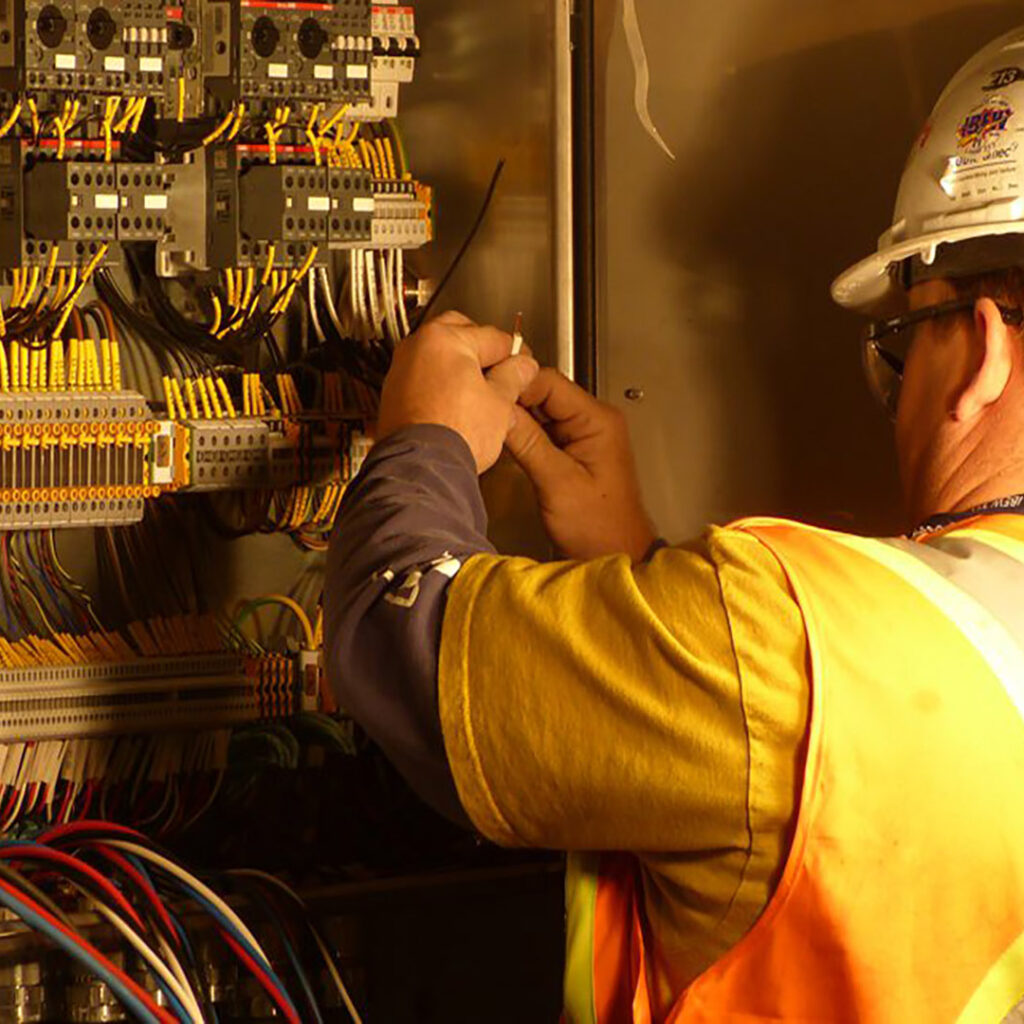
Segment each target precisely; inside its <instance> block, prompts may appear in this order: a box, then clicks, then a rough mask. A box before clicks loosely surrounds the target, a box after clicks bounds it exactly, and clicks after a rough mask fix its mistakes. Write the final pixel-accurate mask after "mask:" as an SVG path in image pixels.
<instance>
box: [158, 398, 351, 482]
mask: <svg viewBox="0 0 1024 1024" xmlns="http://www.w3.org/2000/svg"><path fill="white" fill-rule="evenodd" d="M364 441H365V439H364V438H363V435H362V434H361V433H360V432H359V431H358V430H356V429H355V424H352V423H348V422H344V421H341V420H339V419H337V418H327V417H324V416H317V415H315V414H311V415H309V416H306V417H303V418H301V419H293V420H280V419H275V420H262V419H235V420H188V421H185V422H184V423H179V424H177V430H176V432H175V440H174V444H175V456H174V464H175V472H174V486H175V487H176V488H178V489H182V490H189V491H200V492H208V491H228V490H248V489H267V488H269V489H274V490H277V489H284V488H287V487H296V486H302V487H322V486H325V485H328V484H336V483H344V482H345V481H347V480H349V479H350V477H351V475H352V468H351V467H352V463H353V460H354V457H355V453H356V452H358V457H359V458H360V459H361V458H363V457H364V454H363V447H364ZM360 464H361V463H360Z"/></svg>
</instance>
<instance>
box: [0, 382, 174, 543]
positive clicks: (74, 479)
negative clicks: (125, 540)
mask: <svg viewBox="0 0 1024 1024" xmlns="http://www.w3.org/2000/svg"><path fill="white" fill-rule="evenodd" d="M156 430H157V424H156V421H155V420H153V419H151V418H150V416H149V412H148V409H147V406H146V403H145V400H144V399H143V397H142V396H141V395H138V394H135V393H134V392H130V391H119V392H96V391H90V392H81V393H79V392H53V393H50V392H42V393H40V392H25V393H21V394H5V395H0V481H2V483H3V486H2V487H0V529H5V530H10V529H38V528H41V527H50V526H101V525H123V524H126V523H133V522H138V521H139V520H141V519H142V515H143V506H144V502H145V499H146V498H149V497H153V496H155V495H156V494H157V493H158V489H157V488H156V487H155V486H154V485H153V484H152V483H151V479H150V463H151V459H150V452H151V448H152V438H153V435H154V434H155V432H156Z"/></svg>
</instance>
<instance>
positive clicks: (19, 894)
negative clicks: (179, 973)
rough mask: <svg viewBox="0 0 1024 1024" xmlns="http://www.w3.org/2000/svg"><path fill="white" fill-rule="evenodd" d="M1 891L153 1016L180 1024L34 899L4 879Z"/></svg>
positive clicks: (0, 880)
mask: <svg viewBox="0 0 1024 1024" xmlns="http://www.w3.org/2000/svg"><path fill="white" fill-rule="evenodd" d="M0 890H2V891H3V892H6V893H7V894H8V895H10V896H14V897H15V899H17V900H20V901H21V902H22V903H24V904H25V906H27V907H28V908H29V909H30V910H32V911H33V912H34V913H36V914H38V915H39V916H40V917H41V918H43V920H44V921H46V923H47V924H49V925H52V926H53V927H54V928H56V929H57V930H58V931H59V932H61V933H62V934H63V935H65V936H66V937H67V938H69V939H70V940H71V941H72V942H73V943H74V944H75V945H76V946H78V947H79V949H83V950H85V951H86V952H87V953H88V954H89V956H90V957H92V958H93V959H94V960H97V961H98V962H99V963H100V964H102V966H103V967H104V968H105V969H106V970H108V971H109V972H110V973H111V974H113V975H114V977H115V978H117V980H118V981H120V982H121V983H122V984H123V985H124V986H125V988H128V989H130V990H131V993H132V995H133V996H135V998H136V999H138V1000H139V1002H140V1003H142V1004H143V1005H144V1006H145V1007H146V1009H147V1010H149V1012H150V1013H152V1014H153V1016H154V1017H156V1018H157V1020H160V1021H163V1022H165V1024H178V1022H177V1021H176V1020H175V1019H174V1017H172V1016H171V1014H170V1013H169V1012H168V1011H167V1010H165V1009H164V1008H163V1007H161V1006H158V1005H157V1004H156V1002H154V1000H153V997H152V996H151V995H150V994H149V993H148V992H147V991H146V990H145V989H144V988H142V987H141V986H140V985H138V984H137V983H136V982H134V981H132V979H131V978H129V977H128V975H127V974H125V973H124V971H122V970H121V969H120V968H118V967H115V966H114V964H112V963H111V962H110V961H109V960H108V959H107V958H106V957H105V956H104V955H103V954H102V953H101V952H100V951H99V950H98V949H96V947H95V946H93V945H92V943H90V942H87V941H86V940H85V939H83V938H82V936H81V935H79V934H78V933H77V932H73V931H72V930H71V929H70V928H67V927H66V926H65V925H63V924H61V922H60V921H58V920H57V918H55V917H54V916H53V915H52V914H51V913H50V912H49V911H48V910H47V909H46V908H45V907H41V906H40V905H39V904H38V903H36V901H35V900H34V899H32V898H31V897H30V896H28V895H26V893H24V892H23V891H22V890H21V889H17V888H15V887H14V886H13V885H8V883H7V882H5V881H4V880H3V879H0Z"/></svg>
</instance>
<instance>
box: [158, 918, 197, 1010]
mask: <svg viewBox="0 0 1024 1024" xmlns="http://www.w3.org/2000/svg"><path fill="white" fill-rule="evenodd" d="M156 939H157V942H159V943H160V955H161V956H162V957H163V958H164V963H165V964H167V966H168V967H169V968H170V969H171V970H172V971H173V972H174V976H175V977H176V978H177V979H178V984H180V985H181V987H182V988H183V989H185V991H186V992H191V993H192V994H193V995H195V989H193V987H192V982H191V981H189V979H188V976H187V975H186V974H185V969H184V968H183V967H182V966H181V961H180V960H179V959H178V954H177V953H175V952H174V949H173V948H172V947H171V945H170V943H169V942H168V941H167V940H166V939H165V938H164V937H163V936H162V935H161V934H160V933H159V932H157V933H156ZM196 1005H197V1006H198V1005H199V1000H198V999H197V1000H196Z"/></svg>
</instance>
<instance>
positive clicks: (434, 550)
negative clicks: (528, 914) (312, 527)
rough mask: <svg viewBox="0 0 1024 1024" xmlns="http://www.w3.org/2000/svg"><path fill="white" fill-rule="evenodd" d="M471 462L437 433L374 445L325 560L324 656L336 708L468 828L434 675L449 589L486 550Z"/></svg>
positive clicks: (455, 438)
mask: <svg viewBox="0 0 1024 1024" xmlns="http://www.w3.org/2000/svg"><path fill="white" fill-rule="evenodd" d="M486 530H487V513H486V511H485V509H484V504H483V498H482V497H481V495H480V488H479V483H478V481H477V474H476V464H475V462H474V460H473V455H472V453H471V452H470V450H469V446H468V445H467V444H466V442H465V441H464V440H463V439H462V438H461V437H460V436H459V435H458V434H457V433H455V432H454V431H452V430H449V429H448V428H447V427H441V426H432V425H418V426H413V427H407V428H405V429H403V430H400V431H398V432H397V433H395V434H392V435H391V436H390V437H388V438H386V439H385V440H383V441H381V442H380V443H379V444H377V445H376V446H375V447H374V448H373V450H372V451H371V453H370V456H369V458H368V459H367V460H366V463H365V465H364V466H363V468H362V470H361V471H360V473H359V475H358V476H357V477H356V479H355V480H354V481H352V483H351V484H350V485H349V487H348V489H347V491H346V494H345V499H344V501H343V503H342V506H341V509H340V511H339V513H338V518H337V522H336V524H335V527H334V533H333V534H332V536H331V542H330V547H329V549H328V554H327V575H326V580H325V582H324V627H325V634H324V651H325V662H326V670H327V679H328V683H329V685H330V686H332V687H333V689H334V693H335V695H336V697H337V700H338V703H339V705H340V706H341V707H342V708H343V709H344V710H345V711H346V712H348V713H349V714H350V715H351V716H352V717H353V718H354V719H355V720H356V721H357V722H359V723H360V725H362V727H363V728H364V729H365V730H366V732H367V733H368V734H369V735H370V736H371V737H372V738H373V739H374V741H375V742H376V743H377V744H378V745H379V746H380V747H381V749H382V750H383V751H384V752H385V753H386V754H387V755H388V757H389V759H390V760H391V761H392V762H393V763H394V765H395V766H396V767H397V768H398V770H399V771H400V772H401V773H402V774H403V775H404V776H405V778H406V780H407V781H408V782H409V784H410V785H411V786H412V787H413V789H415V790H416V792H417V793H419V795H420V796H421V797H422V798H423V799H424V800H426V801H427V802H428V803H430V804H431V805H432V806H433V807H435V808H436V809H437V810H438V811H440V812H441V813H443V814H444V815H445V816H446V817H449V818H451V819H452V820H455V821H457V822H459V823H460V824H464V825H467V826H469V821H468V818H467V817H466V815H465V812H464V811H463V809H462V806H461V804H460V803H459V799H458V795H457V793H456V791H455V783H454V781H453V779H452V775H451V771H450V769H449V767H448V759H447V757H446V755H445V749H444V739H443V737H442V734H441V720H440V715H439V712H438V707H437V666H438V658H439V653H440V644H441V625H442V622H443V619H444V610H445V602H446V598H447V592H448V584H449V583H450V582H451V579H452V578H453V576H454V574H455V573H456V572H457V571H458V568H459V567H460V566H461V563H462V562H464V561H465V560H466V559H467V558H469V557H470V556H472V555H474V554H479V553H481V552H493V551H494V548H493V546H492V545H491V543H490V542H489V541H488V539H487V535H486Z"/></svg>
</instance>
